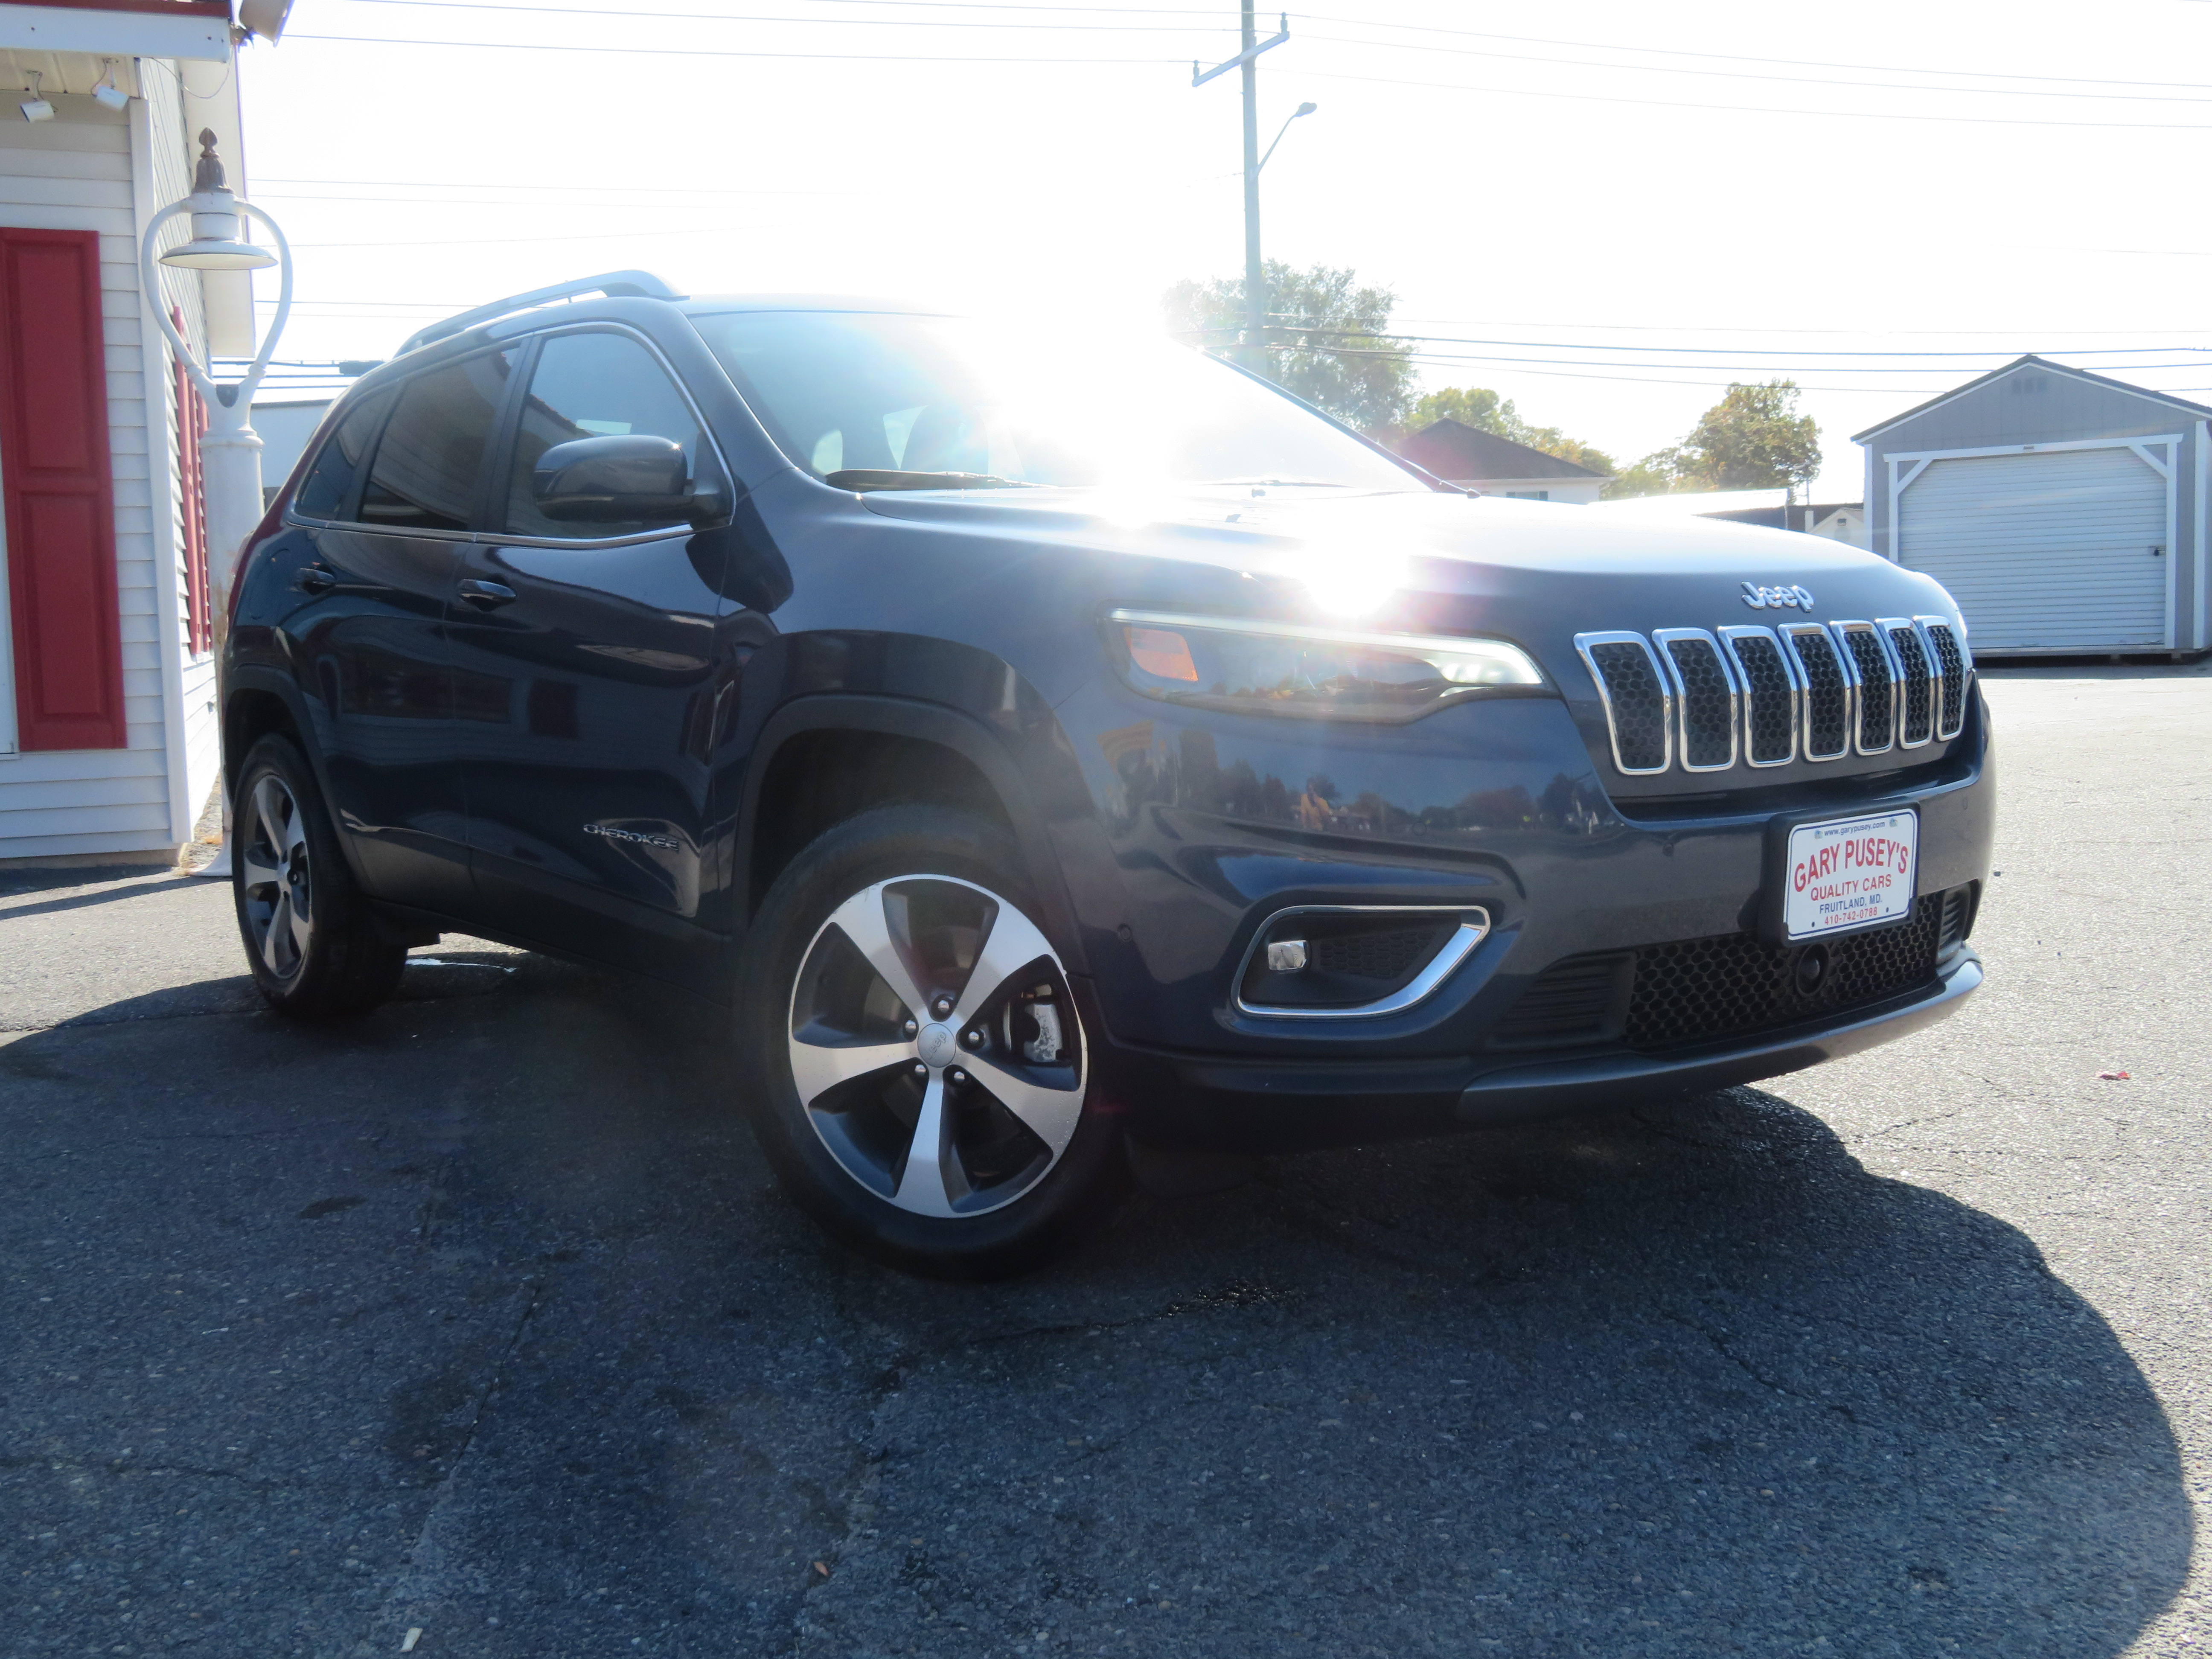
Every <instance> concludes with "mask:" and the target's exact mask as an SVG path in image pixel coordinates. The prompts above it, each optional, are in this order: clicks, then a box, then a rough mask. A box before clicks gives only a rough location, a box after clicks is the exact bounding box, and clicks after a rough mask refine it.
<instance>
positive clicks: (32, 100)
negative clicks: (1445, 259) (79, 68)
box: [15, 70, 54, 121]
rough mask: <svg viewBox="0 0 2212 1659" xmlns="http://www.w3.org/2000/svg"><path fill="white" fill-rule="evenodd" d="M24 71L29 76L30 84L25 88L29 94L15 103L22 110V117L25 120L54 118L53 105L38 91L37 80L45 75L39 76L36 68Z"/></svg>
mask: <svg viewBox="0 0 2212 1659" xmlns="http://www.w3.org/2000/svg"><path fill="white" fill-rule="evenodd" d="M26 72H27V74H28V75H29V76H30V77H31V84H30V85H29V87H27V88H26V90H27V91H28V92H29V93H30V94H31V95H30V96H29V97H28V98H26V99H25V100H23V101H22V102H21V103H20V104H18V105H16V106H15V107H16V108H18V109H20V110H21V111H22V112H23V118H24V119H25V120H26V121H51V120H52V119H53V118H54V106H52V104H50V103H48V102H47V101H46V100H45V98H43V97H41V96H40V93H39V82H40V81H42V80H43V79H45V78H46V77H45V76H41V75H40V73H39V71H38V70H27V71H26Z"/></svg>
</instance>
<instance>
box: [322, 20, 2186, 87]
mask: <svg viewBox="0 0 2212 1659" xmlns="http://www.w3.org/2000/svg"><path fill="white" fill-rule="evenodd" d="M353 3H355V4H360V5H404V6H417V7H423V6H437V7H440V8H442V9H447V10H455V9H459V10H465V11H489V12H517V13H522V14H526V15H532V16H541V17H620V18H623V19H624V20H626V21H635V20H636V19H640V18H652V19H659V20H665V21H680V22H690V23H702V22H704V23H725V22H744V23H789V24H796V25H799V26H800V27H819V26H822V25H830V26H842V27H864V28H865V27H889V28H957V29H987V28H992V29H1010V28H1011V29H1036V30H1056V31H1062V32H1066V31H1077V30H1080V31H1087V32H1092V33H1097V32H1102V31H1115V32H1119V33H1208V34H1211V33H1221V32H1223V31H1224V30H1225V29H1227V28H1228V27H1230V26H1229V25H1228V24H1226V23H1221V24H1205V25H1201V24H1164V23H1122V22H1097V21H1091V22H1079V23H1010V22H1003V21H998V20H995V19H981V20H971V19H967V18H900V17H889V18H884V17H794V16H789V15H774V14H766V13H727V12H725V13H714V12H696V11H639V10H633V9H610V8H602V7H588V6H543V5H524V4H514V3H504V0H353ZM824 3H828V0H824ZM843 3H849V4H858V5H866V6H869V7H871V8H872V9H880V8H881V7H882V6H883V5H884V3H887V0H843ZM889 3H899V4H902V5H906V6H914V7H919V6H922V5H927V6H929V7H930V8H931V9H963V10H992V11H1036V12H1055V13H1066V12H1075V13H1081V14H1084V15H1091V16H1096V15H1100V14H1103V15H1109V16H1115V17H1119V16H1124V15H1130V13H1129V12H1128V11H1127V10H1125V9H1119V8H1110V7H1101V6H1008V5H991V6H956V5H953V4H951V3H949V0H889ZM1139 10H1140V11H1143V12H1145V13H1147V14H1149V15H1162V16H1173V17H1196V16H1204V15H1209V14H1207V13H1206V12H1203V11H1199V10H1195V9H1172V10H1171V9H1165V8H1141V9H1139ZM1301 15H1302V17H1304V19H1305V20H1306V21H1312V22H1317V23H1336V24H1349V25H1351V26H1352V27H1356V28H1384V29H1396V30H1400V31H1403V32H1407V33H1422V34H1442V35H1447V36H1450V37H1453V38H1455V39H1461V40H1504V41H1510V42H1511V43H1513V44H1515V45H1517V46H1564V47H1567V48H1570V49H1578V50H1582V51H1587V52H1615V53H1631V52H1632V53H1637V54H1640V55H1642V56H1645V57H1666V58H1702V59H1705V60H1707V61H1710V62H1716V63H1740V64H1778V65H1781V66H1783V67H1785V68H1791V69H1815V70H1853V71H1857V72H1861V73H1866V74H1875V75H1916V76H1944V77H1948V78H1950V79H1953V80H1974V81H2045V82H2054V83H2057V84H2061V85H2065V86H2111V87H2157V88H2166V89H2167V90H2170V91H2179V92H2191V93H2195V94H2198V95H2197V96H2196V97H2193V98H2162V97H2160V96H2158V95H2157V94H2150V93H2136V92H2121V93H2064V92H2052V91H2045V90H2042V89H2039V88H2033V87H1955V86H1941V85H1923V84H1917V83H1913V82H1884V81H1844V80H1838V79H1835V78H1834V77H1832V76H1787V75H1768V74H1763V73H1760V72H1759V71H1756V70H1710V69H1700V68H1695V67H1676V66H1673V65H1669V64H1633V63H1607V62H1601V61H1595V60H1591V59H1588V58H1549V57H1539V56H1534V55H1531V54H1528V53H1519V52H1498V51H1495V50H1492V49H1489V48H1485V47H1462V46H1435V45H1425V44H1423V43H1421V42H1418V41H1410V40H1373V39H1364V38H1360V37H1346V36H1341V35H1313V34H1308V35H1302V36H1301V37H1300V38H1301V39H1304V40H1318V41H1323V42H1327V43H1329V44H1333V45H1345V46H1374V47H1376V48H1379V49H1381V50H1384V51H1413V52H1449V53H1452V54H1453V55H1455V56H1462V57H1476V58H1498V59H1501V60H1506V61H1511V62H1517V63H1532V64H1563V65H1566V66H1568V67H1571V68H1587V69H1619V70H1640V71H1644V72H1648V73H1652V74H1667V75H1702V76H1723V77H1726V78H1729V79H1735V80H1765V81H1778V82H1792V83H1796V84H1801V85H1812V86H1857V87H1869V88H1878V89H1884V90H1890V91H1899V92H1962V93H1967V94H1982V95H1988V96H1997V95H2003V96H2014V97H2022V98H2087V99H2127V100H2136V101H2146V102H2157V103H2201V102H2204V101H2206V100H2207V99H2208V97H2212V86H2208V85H2205V84H2203V83H2199V82H2184V81H2130V80H2120V79H2114V78H2108V77H2103V76H2059V75H2035V74H2008V73H2004V72H2002V71H1991V70H1951V69H1919V68H1915V67H1911V66H1909V65H1903V64H1830V63H1824V62H1821V61H1820V60H1818V59H1812V58H1765V57H1755V56H1750V55H1746V54H1741V53H1735V52H1694V51H1686V50H1682V49H1680V48H1670V47H1664V46H1616V45H1613V44H1610V43H1607V42H1604V41H1598V40H1559V39H1557V38H1553V37H1547V36H1542V35H1520V34H1504V33H1497V32H1495V31H1492V30H1486V29H1455V28H1445V27H1438V26H1434V25H1430V24H1422V23H1393V22H1389V21H1383V20H1378V19H1375V18H1353V17H1335V16H1329V15H1322V14H1315V13H1304V14H1301ZM294 38H295V39H305V38H318V37H305V36H295V37H294Z"/></svg>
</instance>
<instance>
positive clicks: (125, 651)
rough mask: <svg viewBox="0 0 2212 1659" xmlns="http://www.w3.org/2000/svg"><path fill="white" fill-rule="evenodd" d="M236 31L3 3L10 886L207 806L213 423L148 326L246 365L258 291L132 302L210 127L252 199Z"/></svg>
mask: <svg viewBox="0 0 2212 1659" xmlns="http://www.w3.org/2000/svg"><path fill="white" fill-rule="evenodd" d="M247 3H248V4H249V5H252V4H253V3H255V0H247ZM273 9H274V10H275V11H276V14H277V21H281V13H282V6H281V4H278V5H276V7H274V8H273ZM264 27H266V24H264ZM244 33H245V31H244V30H243V29H241V28H239V27H234V19H233V15H232V10H231V6H230V3H229V0H159V3H155V0H63V3H48V4H45V5H16V4H8V3H0V76H5V77H9V82H8V83H9V85H12V86H15V87H20V88H23V89H24V90H22V91H21V92H15V93H9V94H6V95H5V96H4V97H0V496H4V513H0V576H4V580H0V611H4V613H5V618H4V619H5V626H4V627H0V863H4V862H8V861H13V860H88V861H92V862H102V863H105V862H137V861H158V860H171V859H173V858H175V857H176V856H177V854H178V852H179V848H181V847H182V845H183V844H184V843H185V842H188V841H189V840H190V839H191V833H192V827H193V824H194V823H195V821H196V820H197V817H198V816H199V814H200V811H201V810H202V808H203V806H204V805H205V804H206V802H207V800H208V799H209V796H210V791H211V790H212V789H213V787H214V784H215V780H216V766H217V757H216V747H217V745H216V720H215V696H216V693H215V659H214V655H213V647H214V635H215V626H214V624H215V618H214V617H212V616H211V615H210V611H209V592H210V584H209V580H208V558H209V550H208V549H207V548H206V546H205V544H204V543H205V537H204V520H203V517H202V513H201V507H200V495H199V489H198V479H197V476H196V474H197V454H196V449H197V434H198V430H199V428H200V426H201V425H202V424H203V423H204V410H202V408H201V405H200V402H199V398H198V395H197V392H196V391H195V390H194V389H193V388H192V387H191V384H190V382H189V381H188V380H185V378H184V377H183V376H182V375H181V374H179V371H178V367H177V365H176V363H175V362H174V361H173V358H172V356H171V355H170V353H169V351H168V349H167V346H166V344H165V343H163V341H162V339H161V335H160V332H159V331H158V329H157V327H156V325H155V321H154V313H153V307H155V306H156V305H159V306H161V307H164V308H165V309H167V310H169V311H170V312H171V313H172V314H173V315H174V316H176V317H178V318H179V319H180V320H181V326H182V331H183V332H184V334H185V337H187V338H188V339H190V340H191V342H192V343H193V345H194V347H195V348H196V349H198V350H200V351H201V352H203V353H205V352H206V351H208V350H209V349H210V347H211V348H212V349H213V351H214V353H215V354H216V355H217V356H246V355H247V354H248V353H249V352H250V351H251V349H252V291H251V289H250V286H249V277H248V275H247V273H246V272H242V271H236V272H232V271H225V272H216V273H200V272H196V271H182V270H168V269H167V268H164V270H163V272H162V276H161V292H160V293H158V294H151V295H149V294H144V293H142V292H141V291H140V288H139V280H138V246H139V240H140V235H141V233H142V231H143V229H144V228H145V225H146V223H147V222H148V221H149V219H151V218H152V217H153V216H154V215H155V213H156V212H157V211H159V210H160V209H161V208H162V207H164V206H166V205H167V204H169V203H171V202H173V201H175V200H177V199H178V198H179V197H182V196H184V195H185V193H186V192H187V191H189V190H190V189H191V181H192V171H193V162H194V158H195V156H196V155H197V154H198V150H199V146H198V144H197V143H195V142H194V138H195V136H196V135H197V133H198V132H199V131H201V130H203V129H206V130H210V131H212V132H213V133H214V135H215V138H216V146H217V149H218V151H219V153H220V155H221V156H222V161H223V164H224V166H225V167H226V168H227V169H228V182H229V183H230V185H231V186H232V188H233V189H234V190H236V191H238V193H239V194H240V195H241V196H245V195H246V194H247V191H246V187H245V186H246V150H245V145H244V143H243V140H242V135H241V133H240V123H239V100H238V78H237V65H236V64H235V63H234V61H233V59H234V54H235V52H236V46H237V42H238V41H240V40H242V39H243V38H244ZM170 234H173V236H174V239H175V240H178V241H182V240H185V238H186V237H187V236H188V235H189V234H190V232H189V228H188V221H186V220H184V219H181V218H180V219H179V220H177V221H173V222H172V224H171V226H170V227H167V228H165V230H164V235H165V237H167V236H169V235H170ZM217 551H218V556H222V551H221V550H217Z"/></svg>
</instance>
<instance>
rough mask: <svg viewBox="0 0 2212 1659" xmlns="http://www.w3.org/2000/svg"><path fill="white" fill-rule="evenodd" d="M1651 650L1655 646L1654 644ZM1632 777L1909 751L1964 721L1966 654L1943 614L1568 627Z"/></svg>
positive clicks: (1953, 732) (1950, 733) (1618, 758)
mask: <svg viewBox="0 0 2212 1659" xmlns="http://www.w3.org/2000/svg"><path fill="white" fill-rule="evenodd" d="M1655 642H1656V646H1657V649H1656V650H1654V649H1653V645H1654V643H1655ZM1575 649H1576V650H1577V652H1579V653H1581V656H1582V659H1583V664H1584V665H1586V666H1587V667H1588V668H1589V672H1590V678H1592V679H1593V680H1595V682H1596V683H1597V690H1598V696H1599V700H1600V701H1601V702H1602V703H1603V705H1604V708H1605V722H1606V730H1607V735H1608V736H1609V737H1610V738H1611V739H1612V742H1613V764H1614V766H1615V767H1617V768H1618V769H1620V771H1622V772H1624V773H1626V774H1628V775H1632V776H1643V775H1649V774H1651V773H1655V772H1665V771H1669V770H1671V769H1673V768H1674V765H1675V764H1676V763H1678V762H1679V763H1680V765H1681V768H1682V769H1683V770H1684V771H1686V772H1726V771H1729V770H1730V769H1733V768H1734V767H1735V763H1736V762H1737V760H1738V758H1739V757H1741V758H1742V759H1745V760H1747V761H1748V762H1749V763H1751V764H1752V765H1753V766H1786V765H1788V764H1789V763H1790V762H1791V761H1792V760H1794V759H1795V758H1796V757H1797V756H1798V755H1799V754H1800V753H1801V752H1802V754H1803V756H1804V757H1805V758H1806V759H1807V760H1808V761H1833V760H1841V759H1843V758H1844V757H1845V756H1846V755H1849V754H1850V753H1852V752H1853V751H1854V750H1856V751H1857V753H1859V754H1862V755H1881V754H1887V753H1888V752H1889V750H1892V749H1894V748H1896V747H1897V746H1898V744H1899V743H1900V742H1902V743H1903V744H1904V746H1905V748H1907V749H1918V748H1921V747H1923V745H1925V744H1929V743H1931V742H1933V741H1935V740H1936V738H1942V739H1944V740H1945V741H1946V742H1948V741H1949V740H1950V739H1951V738H1955V737H1957V736H1958V735H1959V733H1960V732H1961V731H1962V730H1963V729H1964V728H1965V726H1966V687H1967V682H1968V680H1969V678H1971V676H1972V672H1973V663H1972V659H1969V658H1968V657H1967V655H1966V648H1965V645H1964V642H1963V641H1961V640H1960V637H1959V635H1958V631H1957V629H1955V627H1954V625H1953V624H1952V623H1948V622H1946V621H1945V620H1944V619H1943V618H1942V617H1881V618H1880V619H1878V620H1876V621H1875V622H1835V623H1826V624H1823V623H1816V622H1803V623H1784V624H1783V625H1782V626H1781V628H1780V629H1779V631H1777V630H1775V629H1768V628H1723V629H1721V630H1720V632H1719V635H1718V636H1717V637H1716V636H1715V635H1712V634H1710V633H1708V632H1706V631H1705V629H1702V628H1662V629H1656V631H1654V632H1653V634H1652V635H1651V636H1650V639H1646V638H1645V637H1644V635H1641V634H1627V633H1618V634H1577V635H1575Z"/></svg>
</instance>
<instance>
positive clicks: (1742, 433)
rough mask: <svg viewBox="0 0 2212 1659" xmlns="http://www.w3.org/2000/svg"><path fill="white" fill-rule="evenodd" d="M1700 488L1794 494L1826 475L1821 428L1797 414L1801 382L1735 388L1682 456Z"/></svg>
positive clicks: (1693, 433)
mask: <svg viewBox="0 0 2212 1659" xmlns="http://www.w3.org/2000/svg"><path fill="white" fill-rule="evenodd" d="M1678 453H1679V454H1680V462H1679V467H1680V474H1681V476H1682V477H1685V478H1687V479H1691V480H1693V481H1694V483H1693V486H1692V487H1694V488H1697V489H1796V487H1797V486H1798V485H1800V484H1804V483H1811V482H1812V480H1813V476H1814V474H1815V473H1816V472H1818V471H1820V428H1819V426H1818V425H1817V424H1815V423H1814V419H1813V417H1812V416H1810V415H1800V414H1799V413H1797V383H1796V381H1795V380H1769V381H1767V382H1766V383H1765V385H1764V386H1745V385H1742V384H1741V383H1740V382H1739V383H1735V384H1732V385H1731V386H1729V389H1728V392H1727V393H1726V395H1724V396H1723V398H1721V400H1720V402H1718V403H1717V404H1714V405H1713V406H1712V407H1711V409H1709V410H1706V411H1705V413H1704V414H1703V415H1701V416H1699V417H1698V423H1697V425H1695V426H1694V427H1692V428H1690V435H1689V436H1688V437H1686V438H1685V439H1684V440H1683V441H1682V445H1681V448H1680V451H1679V452H1678Z"/></svg>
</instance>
